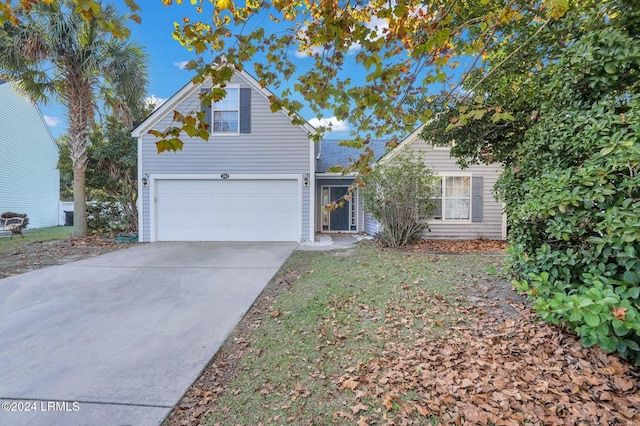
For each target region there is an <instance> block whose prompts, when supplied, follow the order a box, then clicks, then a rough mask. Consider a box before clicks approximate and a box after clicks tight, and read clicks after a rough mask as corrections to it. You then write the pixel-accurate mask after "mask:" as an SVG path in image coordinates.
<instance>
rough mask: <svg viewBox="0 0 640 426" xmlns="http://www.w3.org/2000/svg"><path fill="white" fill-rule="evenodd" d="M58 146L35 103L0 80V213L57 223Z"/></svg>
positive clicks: (37, 224)
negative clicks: (11, 213)
mask: <svg viewBox="0 0 640 426" xmlns="http://www.w3.org/2000/svg"><path fill="white" fill-rule="evenodd" d="M57 163H58V148H57V146H56V144H55V141H54V139H53V136H52V135H51V132H50V131H49V128H48V127H47V125H46V123H45V121H44V118H43V117H42V114H41V113H40V110H39V109H38V107H37V106H36V105H35V104H33V103H32V102H31V101H29V100H28V99H27V98H26V97H24V96H22V95H18V94H17V93H16V92H15V91H14V89H13V87H12V86H11V85H10V84H9V83H3V84H0V213H3V212H6V211H11V212H14V213H26V214H27V215H28V216H29V225H28V227H29V228H41V227H45V226H55V225H57V224H58V200H59V198H60V175H59V172H58V169H57Z"/></svg>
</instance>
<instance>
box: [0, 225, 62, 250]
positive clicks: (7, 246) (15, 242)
mask: <svg viewBox="0 0 640 426" xmlns="http://www.w3.org/2000/svg"><path fill="white" fill-rule="evenodd" d="M22 233H23V234H24V238H22V237H20V236H19V235H14V236H13V239H11V234H10V233H9V232H4V231H3V232H1V233H0V254H6V253H12V252H14V251H15V250H16V249H17V248H19V247H21V246H22V245H24V244H29V243H33V242H35V241H47V240H56V239H60V238H69V237H70V236H71V234H72V233H73V227H72V226H50V227H48V228H37V229H29V228H27V229H25V230H24V231H22Z"/></svg>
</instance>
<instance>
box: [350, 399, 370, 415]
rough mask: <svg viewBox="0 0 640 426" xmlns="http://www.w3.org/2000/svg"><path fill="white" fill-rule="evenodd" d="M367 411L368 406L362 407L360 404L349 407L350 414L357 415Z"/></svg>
mask: <svg viewBox="0 0 640 426" xmlns="http://www.w3.org/2000/svg"><path fill="white" fill-rule="evenodd" d="M368 409H369V407H368V406H366V405H364V404H363V403H362V402H360V403H358V405H354V406H353V407H351V412H352V413H353V414H358V413H359V412H360V411H367V410H368Z"/></svg>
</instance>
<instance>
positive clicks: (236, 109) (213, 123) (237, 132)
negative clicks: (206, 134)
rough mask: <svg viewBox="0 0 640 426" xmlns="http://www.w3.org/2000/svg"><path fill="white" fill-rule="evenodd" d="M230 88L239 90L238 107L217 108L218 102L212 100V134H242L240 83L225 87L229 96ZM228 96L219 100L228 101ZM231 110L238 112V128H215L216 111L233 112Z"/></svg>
mask: <svg viewBox="0 0 640 426" xmlns="http://www.w3.org/2000/svg"><path fill="white" fill-rule="evenodd" d="M229 89H234V90H236V91H237V92H238V96H237V99H238V102H237V104H236V108H235V109H221V108H216V104H217V103H218V102H211V123H210V126H211V132H210V134H211V135H212V136H229V135H240V86H239V85H229V86H227V87H225V88H224V90H225V91H226V92H227V96H228V94H229ZM227 96H225V97H224V99H221V100H220V101H219V102H225V101H228V98H227ZM231 111H235V112H236V114H237V119H236V123H238V128H237V130H236V131H235V132H234V131H230V130H229V131H223V130H220V131H216V130H215V128H216V126H215V121H216V112H231Z"/></svg>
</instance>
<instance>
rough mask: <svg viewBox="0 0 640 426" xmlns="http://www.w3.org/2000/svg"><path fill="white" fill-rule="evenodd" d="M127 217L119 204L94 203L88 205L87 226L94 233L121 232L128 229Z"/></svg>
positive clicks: (107, 202) (108, 202)
mask: <svg viewBox="0 0 640 426" xmlns="http://www.w3.org/2000/svg"><path fill="white" fill-rule="evenodd" d="M126 219H127V218H126V215H125V214H124V212H123V209H122V207H121V206H120V205H119V204H118V203H114V202H110V201H92V202H91V203H88V204H87V224H88V226H89V231H90V232H92V233H103V232H121V231H125V230H126V229H127V225H126Z"/></svg>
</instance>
